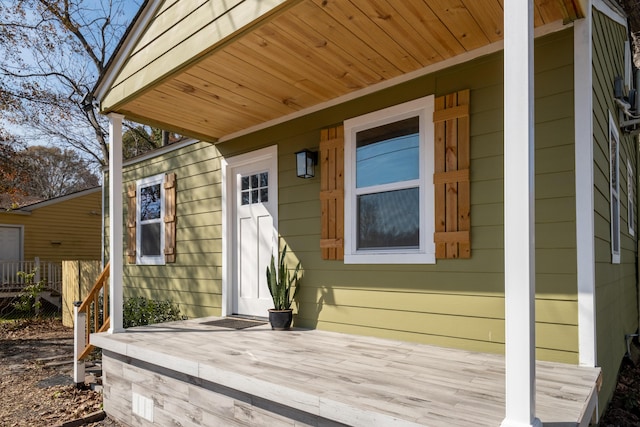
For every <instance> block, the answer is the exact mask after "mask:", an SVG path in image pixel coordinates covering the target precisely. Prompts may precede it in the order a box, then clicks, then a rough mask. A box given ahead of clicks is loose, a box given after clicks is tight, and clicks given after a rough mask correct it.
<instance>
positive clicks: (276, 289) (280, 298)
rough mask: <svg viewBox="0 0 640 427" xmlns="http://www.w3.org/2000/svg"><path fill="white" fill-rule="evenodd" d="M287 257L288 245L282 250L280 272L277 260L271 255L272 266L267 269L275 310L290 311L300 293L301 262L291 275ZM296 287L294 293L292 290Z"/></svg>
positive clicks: (268, 283) (279, 263)
mask: <svg viewBox="0 0 640 427" xmlns="http://www.w3.org/2000/svg"><path fill="white" fill-rule="evenodd" d="M286 256H287V245H285V246H284V248H283V249H282V253H281V254H280V259H279V261H278V270H276V265H275V258H274V256H273V255H271V266H270V267H267V285H268V286H269V292H270V293H271V299H273V308H274V310H289V309H290V308H291V303H292V302H293V299H294V298H295V296H296V293H297V292H298V286H297V284H298V279H299V278H298V272H299V271H300V262H298V265H296V269H295V271H294V273H293V275H291V272H290V270H289V269H288V268H287V265H286V264H285V258H286ZM292 287H294V288H295V289H294V291H293V293H292V292H291V288H292Z"/></svg>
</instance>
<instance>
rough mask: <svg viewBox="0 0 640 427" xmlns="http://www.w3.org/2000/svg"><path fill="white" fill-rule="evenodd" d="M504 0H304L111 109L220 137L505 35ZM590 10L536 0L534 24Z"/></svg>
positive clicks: (565, 0) (565, 1)
mask: <svg viewBox="0 0 640 427" xmlns="http://www.w3.org/2000/svg"><path fill="white" fill-rule="evenodd" d="M503 3H504V0H481V1H480V0H447V1H443V0H403V1H393V0H300V1H292V2H291V4H290V5H289V6H288V7H285V8H283V9H282V11H280V12H279V13H278V14H275V15H273V16H272V17H270V18H269V19H267V20H264V21H262V22H260V23H259V24H258V25H257V26H255V27H254V28H251V29H250V30H249V31H246V29H245V31H242V32H241V33H240V34H237V35H235V36H234V37H232V38H231V39H230V40H227V41H226V42H224V43H223V44H221V45H219V46H212V47H211V49H210V50H209V52H208V53H207V54H206V55H204V56H203V57H201V58H200V59H198V60H196V61H194V62H192V63H190V64H189V65H188V66H186V67H183V68H181V69H180V70H179V71H178V72H175V73H173V74H172V75H170V76H169V77H167V78H165V79H164V80H163V81H161V82H159V83H157V84H155V85H153V86H152V87H150V88H148V89H146V90H145V91H142V92H141V93H140V94H133V95H131V96H130V97H129V98H127V99H126V100H125V102H123V103H122V104H120V105H118V106H116V107H115V108H114V109H113V111H117V112H120V113H122V114H125V115H126V116H127V117H128V118H131V119H133V120H136V121H139V122H141V123H148V124H151V125H155V126H160V127H163V128H165V129H169V130H173V131H176V132H179V133H182V134H184V135H189V136H193V137H197V138H201V139H204V140H210V141H215V140H218V139H220V138H223V137H225V136H227V135H229V134H232V133H234V132H239V131H241V130H243V129H247V128H250V127H252V126H256V125H260V124H261V123H264V122H268V121H270V120H273V119H277V118H280V117H283V116H286V115H288V114H291V113H295V112H297V111H300V110H304V109H306V108H309V107H313V106H315V105H317V104H320V103H323V102H326V101H329V100H332V99H334V98H337V97H340V96H343V95H347V94H349V93H351V92H353V91H357V90H359V89H363V88H366V87H368V86H371V85H375V84H377V83H380V82H384V81H387V80H389V79H393V78H395V77H398V76H401V75H403V74H406V73H410V72H413V71H416V70H419V69H421V68H424V67H426V66H429V65H432V64H435V63H437V62H440V61H443V60H446V59H449V58H452V57H455V56H457V55H460V54H463V53H465V52H469V51H473V50H475V49H478V48H481V47H483V46H486V45H489V44H491V43H494V42H497V41H500V40H501V39H502V37H503ZM582 17H583V13H582V11H581V8H580V5H579V0H536V1H535V26H536V27H539V26H542V25H545V24H549V23H551V22H556V21H564V22H569V21H573V20H575V19H579V18H582Z"/></svg>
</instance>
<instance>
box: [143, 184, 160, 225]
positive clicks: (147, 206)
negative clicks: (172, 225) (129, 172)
mask: <svg viewBox="0 0 640 427" xmlns="http://www.w3.org/2000/svg"><path fill="white" fill-rule="evenodd" d="M158 218H160V184H155V185H151V186H149V187H142V188H141V189H140V220H141V221H146V220H149V219H158Z"/></svg>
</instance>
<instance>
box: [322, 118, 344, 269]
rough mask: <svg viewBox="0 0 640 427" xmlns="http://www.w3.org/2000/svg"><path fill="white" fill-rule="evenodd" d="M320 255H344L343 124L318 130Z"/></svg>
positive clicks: (327, 256) (335, 258)
mask: <svg viewBox="0 0 640 427" xmlns="http://www.w3.org/2000/svg"><path fill="white" fill-rule="evenodd" d="M318 157H319V160H320V204H321V208H322V213H321V220H322V227H321V234H320V248H321V251H322V259H333V260H341V259H344V127H343V126H338V127H335V128H329V129H324V130H322V131H321V132H320V150H319V153H318Z"/></svg>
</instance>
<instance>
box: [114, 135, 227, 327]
mask: <svg viewBox="0 0 640 427" xmlns="http://www.w3.org/2000/svg"><path fill="white" fill-rule="evenodd" d="M170 172H175V173H176V180H177V191H176V216H177V222H176V262H175V263H172V264H166V265H135V264H127V263H126V262H125V266H124V272H123V273H124V279H123V280H124V294H125V295H124V296H125V298H126V297H131V296H146V297H149V298H154V299H171V300H173V301H174V302H176V303H178V304H179V305H180V310H181V312H182V313H183V314H185V315H187V316H188V317H191V318H192V317H203V316H213V315H220V313H221V307H222V237H221V236H222V174H221V171H220V155H219V153H218V151H217V149H216V147H215V146H213V145H211V144H209V143H204V142H198V143H194V144H191V145H188V146H186V147H183V148H179V149H177V150H174V151H170V152H168V153H165V154H162V155H159V156H157V157H154V158H152V159H149V160H145V161H141V162H136V163H133V164H130V165H128V166H125V167H124V171H123V180H124V187H125V188H127V187H128V186H129V185H130V184H132V183H135V181H136V180H138V179H141V178H144V177H147V176H153V175H157V174H160V173H170ZM123 196H124V193H123ZM125 200H126V199H125ZM126 218H127V206H126V203H125V206H124V219H125V221H126ZM125 225H126V222H125ZM107 226H108V222H107ZM106 232H107V234H108V227H107V229H106ZM125 234H126V230H125ZM105 240H106V241H105V245H107V246H106V247H107V248H108V244H109V241H108V238H107V239H105ZM125 245H126V242H125Z"/></svg>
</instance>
